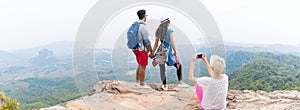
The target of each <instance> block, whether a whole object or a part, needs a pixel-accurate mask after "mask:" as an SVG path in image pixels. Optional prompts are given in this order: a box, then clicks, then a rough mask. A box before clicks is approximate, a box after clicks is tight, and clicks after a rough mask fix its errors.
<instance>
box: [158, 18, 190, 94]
mask: <svg viewBox="0 0 300 110" xmlns="http://www.w3.org/2000/svg"><path fill="white" fill-rule="evenodd" d="M160 23H161V24H160V25H159V27H158V28H157V30H156V33H155V35H156V38H155V43H154V47H153V53H154V52H155V51H156V49H157V47H158V42H159V41H161V43H163V44H164V45H165V46H166V47H170V48H169V50H168V51H169V52H168V62H166V64H167V65H168V66H174V67H176V69H177V77H178V87H179V88H187V87H190V85H187V84H185V83H184V82H182V73H181V72H182V70H181V69H182V65H181V64H180V63H179V62H177V63H176V60H175V58H176V46H175V43H174V32H173V30H172V29H170V28H169V25H170V20H169V18H161V19H160ZM159 68H160V78H161V81H162V82H163V85H162V89H163V90H168V86H167V79H166V74H165V70H166V67H165V64H159Z"/></svg>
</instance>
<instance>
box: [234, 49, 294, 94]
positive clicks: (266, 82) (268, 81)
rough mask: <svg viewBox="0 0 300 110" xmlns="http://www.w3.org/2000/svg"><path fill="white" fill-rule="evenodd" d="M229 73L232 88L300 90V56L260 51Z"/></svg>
mask: <svg viewBox="0 0 300 110" xmlns="http://www.w3.org/2000/svg"><path fill="white" fill-rule="evenodd" d="M239 61H240V60H236V62H239ZM228 74H229V80H230V83H229V85H230V86H229V88H230V89H237V90H245V89H247V90H254V91H256V90H263V91H274V90H300V58H299V57H297V56H293V55H285V54H279V55H275V54H272V53H260V54H259V55H258V56H257V57H256V58H255V59H253V60H251V61H250V62H249V63H248V64H245V65H243V67H241V68H239V69H237V70H234V71H231V72H229V73H228Z"/></svg>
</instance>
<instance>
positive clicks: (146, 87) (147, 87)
mask: <svg viewBox="0 0 300 110" xmlns="http://www.w3.org/2000/svg"><path fill="white" fill-rule="evenodd" d="M138 88H139V89H151V87H149V86H148V85H147V84H145V85H144V86H142V85H140V84H139V85H138Z"/></svg>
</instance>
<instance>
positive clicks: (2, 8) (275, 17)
mask: <svg viewBox="0 0 300 110" xmlns="http://www.w3.org/2000/svg"><path fill="white" fill-rule="evenodd" d="M96 2H97V0H1V1H0V36H1V40H0V50H6V51H12V50H16V49H20V48H29V47H34V46H38V45H43V44H48V43H52V42H56V41H63V40H67V41H72V40H74V39H75V36H76V32H77V29H78V27H79V24H80V22H81V20H82V18H83V17H84V15H85V14H86V13H87V11H88V10H89V9H90V8H91V7H92V6H93V5H94V4H95V3H96ZM201 2H202V3H203V4H204V5H205V6H206V7H207V8H208V9H209V11H210V12H211V14H212V15H213V16H214V18H215V20H216V22H217V24H218V26H219V28H220V30H221V33H222V36H223V39H224V40H225V41H229V42H240V43H259V44H265V43H268V44H272V43H282V44H292V45H296V44H300V38H299V37H300V32H299V29H300V14H299V13H300V7H299V5H300V1H299V0H201Z"/></svg>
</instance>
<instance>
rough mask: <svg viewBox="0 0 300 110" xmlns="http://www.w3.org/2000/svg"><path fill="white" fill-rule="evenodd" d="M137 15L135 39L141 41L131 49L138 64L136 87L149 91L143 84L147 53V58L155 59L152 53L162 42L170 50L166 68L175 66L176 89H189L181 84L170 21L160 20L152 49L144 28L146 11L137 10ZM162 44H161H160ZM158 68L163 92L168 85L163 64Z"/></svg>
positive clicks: (180, 72) (180, 71) (184, 84)
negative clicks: (137, 24)
mask: <svg viewBox="0 0 300 110" xmlns="http://www.w3.org/2000/svg"><path fill="white" fill-rule="evenodd" d="M137 15H138V17H139V20H138V21H137V22H138V23H139V29H138V31H137V37H138V40H139V41H142V42H140V43H139V44H138V46H137V47H136V48H134V49H133V53H134V54H135V56H136V60H137V63H138V67H137V69H136V82H137V87H138V88H140V89H150V87H149V86H148V85H146V84H145V82H144V80H145V69H146V66H147V65H148V53H150V54H149V57H150V58H151V59H153V58H154V57H155V55H154V53H155V51H156V49H157V47H158V42H159V41H164V42H163V43H164V44H165V45H166V46H169V47H170V49H169V50H168V51H169V52H168V53H169V54H168V62H166V64H167V65H168V66H175V67H176V69H177V77H178V87H180V88H187V87H190V86H189V85H187V84H186V83H184V82H182V66H181V64H180V63H178V62H177V64H178V66H177V64H176V61H175V57H176V46H175V43H174V39H173V36H174V33H173V30H172V29H170V28H169V25H170V20H169V18H162V19H161V20H160V22H161V24H160V25H159V27H158V28H157V30H156V33H155V35H156V36H155V43H154V47H153V49H152V47H151V42H150V40H149V32H148V30H147V28H146V23H145V22H146V19H147V16H148V15H147V14H146V10H139V11H138V12H137ZM161 43H162V42H161ZM159 67H160V78H161V81H162V83H163V85H162V89H163V90H168V85H167V80H166V74H165V70H166V67H165V64H159Z"/></svg>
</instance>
